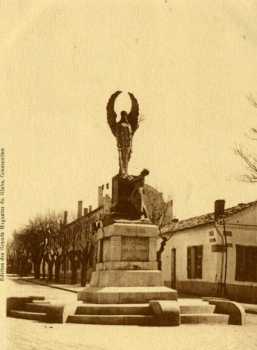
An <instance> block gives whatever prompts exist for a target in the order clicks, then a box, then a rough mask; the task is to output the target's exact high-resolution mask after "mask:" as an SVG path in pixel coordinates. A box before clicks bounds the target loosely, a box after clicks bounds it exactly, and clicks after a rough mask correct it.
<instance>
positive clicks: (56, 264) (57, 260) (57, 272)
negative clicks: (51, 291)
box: [55, 256, 61, 282]
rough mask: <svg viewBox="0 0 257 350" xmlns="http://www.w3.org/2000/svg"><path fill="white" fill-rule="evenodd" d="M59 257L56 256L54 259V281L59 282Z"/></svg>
mask: <svg viewBox="0 0 257 350" xmlns="http://www.w3.org/2000/svg"><path fill="white" fill-rule="evenodd" d="M60 269H61V258H60V257H59V256H58V257H57V259H56V261H55V282H60Z"/></svg>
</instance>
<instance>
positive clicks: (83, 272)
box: [81, 256, 88, 287]
mask: <svg viewBox="0 0 257 350" xmlns="http://www.w3.org/2000/svg"><path fill="white" fill-rule="evenodd" d="M87 265H88V257H87V256H83V259H82V262H81V287H85V285H86V284H87Z"/></svg>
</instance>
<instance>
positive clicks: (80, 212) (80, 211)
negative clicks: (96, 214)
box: [78, 201, 83, 218]
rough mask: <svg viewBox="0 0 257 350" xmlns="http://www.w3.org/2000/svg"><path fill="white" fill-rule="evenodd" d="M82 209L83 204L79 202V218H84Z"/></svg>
mask: <svg viewBox="0 0 257 350" xmlns="http://www.w3.org/2000/svg"><path fill="white" fill-rule="evenodd" d="M82 207H83V202H82V201H78V218H80V217H81V216H82Z"/></svg>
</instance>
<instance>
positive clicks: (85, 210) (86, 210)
mask: <svg viewBox="0 0 257 350" xmlns="http://www.w3.org/2000/svg"><path fill="white" fill-rule="evenodd" d="M87 214H88V208H84V216H87Z"/></svg>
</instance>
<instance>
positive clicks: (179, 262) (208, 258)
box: [162, 225, 218, 285]
mask: <svg viewBox="0 0 257 350" xmlns="http://www.w3.org/2000/svg"><path fill="white" fill-rule="evenodd" d="M210 230H213V226H211V225H208V226H202V227H200V226H198V227H195V228H192V229H187V230H183V231H178V232H176V233H175V234H174V235H173V237H171V238H170V239H169V240H168V241H167V243H166V245H165V249H164V252H163V254H162V270H163V278H164V281H165V284H166V285H170V284H171V249H172V248H175V249H176V279H177V282H178V283H179V282H181V281H185V280H188V279H187V247H190V246H195V245H203V271H202V273H203V275H202V277H203V278H202V280H205V281H208V282H217V278H218V276H217V266H218V257H217V254H216V253H212V252H211V246H210V243H209V234H208V232H209V231H210ZM202 280H200V281H202Z"/></svg>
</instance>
